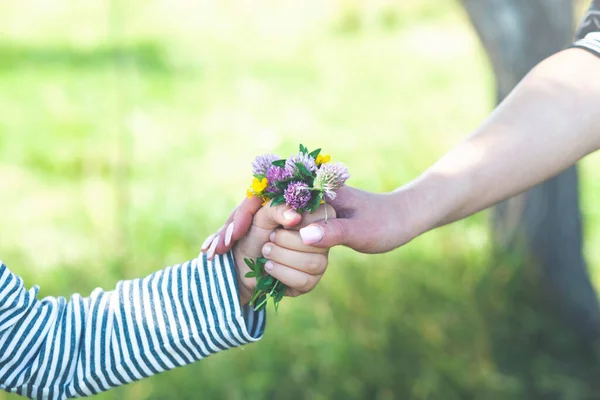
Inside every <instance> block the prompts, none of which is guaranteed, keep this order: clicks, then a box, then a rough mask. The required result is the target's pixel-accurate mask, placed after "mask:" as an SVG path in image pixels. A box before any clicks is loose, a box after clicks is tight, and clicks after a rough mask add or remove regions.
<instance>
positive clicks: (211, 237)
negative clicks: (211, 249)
mask: <svg viewBox="0 0 600 400" xmlns="http://www.w3.org/2000/svg"><path fill="white" fill-rule="evenodd" d="M215 235H216V233H213V234H212V235H210V236H209V237H207V238H206V240H205V241H204V242H203V243H202V246H201V247H200V250H202V251H204V250H206V248H207V247H208V246H209V245H210V243H211V242H212V240H213V238H214V237H215Z"/></svg>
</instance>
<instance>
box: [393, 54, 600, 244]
mask: <svg viewBox="0 0 600 400" xmlns="http://www.w3.org/2000/svg"><path fill="white" fill-rule="evenodd" d="M599 76H600V59H599V58H598V57H595V56H593V55H591V54H589V53H587V52H585V51H582V50H579V49H570V50H566V51H564V52H561V53H559V54H557V55H554V56H552V57H550V58H549V59H547V60H546V61H544V62H543V63H541V64H540V65H538V66H537V67H536V68H535V69H534V70H533V71H532V72H531V73H530V74H529V75H528V76H527V77H526V78H525V79H524V80H523V81H522V82H521V83H520V84H519V85H518V86H517V88H516V89H515V90H514V91H513V92H512V93H511V94H510V95H509V96H508V97H507V99H506V100H505V101H504V102H503V103H502V104H501V105H500V106H499V107H498V108H497V109H496V110H495V111H494V112H493V113H492V115H491V116H490V117H489V118H488V119H487V120H486V121H485V122H484V123H483V124H482V125H481V126H480V127H479V128H478V129H477V130H476V131H475V132H474V133H473V134H472V135H471V136H470V137H468V138H467V139H465V140H464V141H463V142H461V143H460V144H458V145H457V146H456V147H455V148H454V149H452V150H451V151H450V152H448V153H447V154H446V155H445V156H444V157H443V158H441V159H440V160H439V161H438V162H436V163H435V164H434V165H433V166H432V167H431V168H429V169H428V170H427V171H426V172H425V173H424V174H423V175H421V176H420V177H419V178H418V179H416V180H415V181H414V182H412V183H411V184H409V185H408V186H407V187H406V188H402V189H400V191H402V192H404V191H409V192H410V193H411V196H412V197H413V199H414V204H415V205H414V207H413V208H416V209H418V210H419V212H418V213H417V214H418V215H421V216H420V217H416V218H417V219H418V224H417V225H418V230H419V232H417V233H422V231H426V230H429V229H432V228H435V227H437V226H440V225H444V224H447V223H450V222H453V221H456V220H458V219H461V218H464V217H466V216H468V215H471V214H473V213H475V212H477V211H480V210H482V209H484V208H487V207H489V206H491V205H493V204H495V203H497V202H499V201H502V200H504V199H506V198H509V197H511V196H513V195H515V194H518V193H520V192H522V191H525V190H527V189H528V188H530V187H532V186H535V185H536V184H539V183H541V182H543V181H545V180H546V179H548V178H550V177H552V176H554V175H557V174H558V173H560V172H561V171H563V170H565V169H567V168H568V167H569V166H571V165H573V164H574V163H576V162H577V161H578V160H580V159H581V158H582V157H584V156H585V155H587V154H589V153H591V152H593V151H595V150H596V149H597V148H598V145H599V143H600V124H599V122H600V79H598V78H599Z"/></svg>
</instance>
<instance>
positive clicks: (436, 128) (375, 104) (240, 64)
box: [0, 0, 600, 400]
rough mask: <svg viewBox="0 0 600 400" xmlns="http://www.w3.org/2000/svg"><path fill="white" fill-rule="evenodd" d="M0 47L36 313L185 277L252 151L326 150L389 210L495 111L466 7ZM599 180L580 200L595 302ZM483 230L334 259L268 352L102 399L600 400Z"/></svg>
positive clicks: (293, 302)
mask: <svg viewBox="0 0 600 400" xmlns="http://www.w3.org/2000/svg"><path fill="white" fill-rule="evenodd" d="M584 3H585V1H582V2H577V4H576V8H575V11H574V17H573V18H574V20H575V19H577V18H580V17H581V15H582V12H583V11H584V8H585V6H584ZM0 32H1V33H2V36H1V37H0V207H1V209H2V210H3V212H1V213H0V227H1V228H0V258H1V259H2V260H3V261H4V262H5V263H6V264H7V265H8V267H9V268H11V270H12V271H14V272H16V273H18V274H20V275H21V276H22V277H23V278H24V279H25V281H26V284H27V285H28V286H30V285H33V284H40V285H41V293H42V295H43V296H46V295H52V296H58V295H64V296H68V295H70V294H72V293H73V292H79V293H82V294H88V293H90V292H91V291H92V290H93V289H94V288H95V287H98V286H100V287H103V288H105V289H110V288H113V287H114V286H115V284H116V282H117V281H118V280H120V279H129V278H135V277H140V276H144V275H147V274H149V273H151V272H153V271H155V270H158V269H160V268H162V267H164V266H167V265H170V264H173V263H178V262H182V261H185V260H187V259H190V258H193V257H195V256H196V255H197V254H198V251H199V246H200V244H201V243H202V242H203V240H204V239H205V238H206V237H207V236H208V235H209V234H211V233H213V232H214V231H216V230H217V229H218V228H219V227H220V226H221V224H222V223H223V222H224V220H225V219H226V217H227V216H228V214H229V212H230V211H231V210H232V208H233V207H234V206H235V205H236V204H237V203H238V202H239V200H240V199H241V198H242V197H243V195H244V192H245V188H246V187H247V185H248V183H249V178H250V163H251V161H252V159H253V158H254V156H255V155H257V154H261V153H264V152H272V151H275V152H278V153H279V154H282V155H286V154H290V153H291V152H293V151H296V149H297V146H298V144H299V143H300V142H301V143H303V144H305V145H306V146H308V147H309V148H316V147H322V148H323V149H324V151H325V152H326V153H330V154H331V155H332V158H333V160H334V161H341V162H344V163H345V164H346V165H347V166H348V167H349V169H350V172H351V174H352V178H351V180H350V182H349V184H351V185H353V186H357V187H360V188H363V189H366V190H370V191H378V192H379V191H390V190H393V189H395V188H396V187H398V186H400V185H402V184H403V183H406V182H408V181H409V180H411V179H413V178H414V177H416V176H417V175H418V174H419V173H420V172H422V171H423V170H424V169H425V168H427V167H428V166H429V165H430V164H431V163H432V162H434V161H435V160H436V159H437V158H438V157H440V156H441V155H442V154H444V152H446V151H447V150H449V149H450V148H451V147H452V145H453V144H455V143H456V142H457V141H459V140H460V139H461V138H463V137H464V136H466V135H467V134H468V133H470V132H471V131H472V130H473V129H474V128H475V127H476V126H477V125H478V124H479V123H480V122H481V121H482V120H483V119H484V118H485V117H486V115H487V114H488V113H489V111H490V110H491V109H492V108H493V107H494V105H495V103H496V96H497V95H496V83H495V81H494V74H493V72H492V69H491V66H490V64H489V62H488V59H487V57H486V53H485V51H484V48H483V47H482V45H481V44H480V41H479V40H478V37H477V34H476V33H475V30H474V29H473V28H472V25H471V24H470V21H469V18H468V15H467V13H466V12H465V10H464V9H463V7H462V5H461V3H460V2H458V1H450V0H446V1H439V0H420V1H411V0H398V1H385V0H369V1H366V0H363V1H359V0H356V1H352V0H337V1H321V0H303V1H288V0H286V1H281V0H280V1H274V0H263V1H259V2H257V1H247V0H228V1H224V0H223V1H204V0H202V1H201V0H198V1H189V0H169V1H166V0H155V1H151V2H140V1H135V0H115V1H97V0H89V1H85V2H81V1H73V0H43V1H42V0H21V1H19V2H2V3H0ZM599 167H600V157H599V156H591V157H589V158H588V159H586V160H585V161H584V162H583V163H582V166H581V169H580V188H579V193H580V195H581V202H580V204H581V213H582V215H583V221H584V237H583V250H584V253H583V254H584V255H585V257H586V259H587V261H588V267H589V272H590V279H591V281H592V283H593V285H594V286H595V287H597V288H598V287H600V269H599V267H600V206H599V205H598V204H599V203H598V201H597V194H598V193H599V190H600V168H599ZM523 168H524V170H526V168H527V166H523ZM489 216H490V215H489V212H484V213H480V214H478V215H476V216H474V217H471V218H469V219H467V220H465V221H462V222H459V223H456V224H454V225H452V226H448V227H445V228H442V229H439V230H437V231H435V232H431V233H428V234H426V235H424V236H423V237H420V238H418V239H417V240H415V241H413V242H411V243H410V244H408V245H406V246H404V247H403V248H401V249H399V250H397V251H394V252H392V253H390V254H386V255H379V256H364V255H360V254H356V253H353V252H351V251H349V250H347V249H342V248H336V249H334V250H333V251H332V252H331V257H330V260H331V264H330V267H329V270H328V272H327V274H326V275H325V277H324V279H323V280H322V283H321V284H320V285H319V287H318V288H317V289H315V291H314V292H312V293H311V294H309V295H307V296H303V297H300V298H297V299H286V300H285V301H284V303H283V304H282V307H281V308H280V313H279V315H278V316H275V315H274V314H272V315H269V317H270V318H269V323H268V326H267V332H266V335H265V338H264V339H263V340H262V341H261V342H259V343H258V344H254V345H251V346H246V347H244V348H241V349H234V350H231V351H228V352H225V353H223V354H218V355H215V356H212V357H210V358H209V359H207V360H204V361H201V362H199V363H196V364H194V365H191V366H187V367H185V368H180V369H177V370H175V371H171V372H168V373H164V374H161V375H160V376H156V377H152V378H150V379H146V380H144V381H142V382H138V383H134V384H131V385H128V386H126V387H123V388H119V389H116V390H113V391H111V392H108V393H105V394H102V395H99V396H98V397H97V398H98V399H106V400H108V399H196V398H207V399H267V398H276V399H284V398H285V399H330V398H334V399H363V398H370V399H371V398H372V399H393V398H399V399H471V398H472V399H520V398H533V397H535V396H538V397H540V396H541V397H543V396H546V395H547V396H550V395H551V394H552V395H553V396H556V397H555V398H564V399H579V398H600V397H594V394H593V393H594V391H593V390H594V389H593V388H591V387H590V385H589V382H588V380H587V379H586V377H585V376H586V373H589V372H590V369H589V365H588V364H586V361H585V360H582V359H581V357H580V356H579V353H577V350H574V348H573V346H575V345H576V344H577V342H578V339H577V338H573V335H572V333H571V332H569V331H568V329H567V330H564V329H563V327H564V326H565V324H562V323H556V321H555V320H554V316H552V315H549V314H548V313H547V312H546V311H547V310H546V308H548V307H544V306H543V304H542V305H540V304H541V303H540V301H539V298H538V297H536V296H534V295H531V293H532V290H531V287H535V282H536V280H535V279H532V278H531V276H530V275H531V274H529V273H528V272H527V271H528V269H527V268H523V267H522V262H521V261H522V260H520V259H519V257H517V256H515V253H510V254H508V256H509V257H502V259H501V261H498V259H497V257H496V255H495V253H496V252H495V251H493V247H494V245H493V240H492V235H491V234H490V232H491V224H490V218H489ZM493 254H494V255H493ZM533 276H535V274H533ZM542 303H543V302H542ZM269 312H270V313H271V310H269ZM550 342H551V343H550ZM548 343H550V344H548ZM574 354H575V355H574ZM573 355H574V356H573ZM582 371H583V372H582ZM596 393H597V392H596ZM15 398H16V396H12V395H6V394H4V393H1V394H0V399H1V400H7V399H11V400H12V399H15ZM545 398H550V397H545Z"/></svg>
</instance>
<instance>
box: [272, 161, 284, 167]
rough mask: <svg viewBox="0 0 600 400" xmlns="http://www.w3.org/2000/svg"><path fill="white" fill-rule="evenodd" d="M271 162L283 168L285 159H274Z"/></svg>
mask: <svg viewBox="0 0 600 400" xmlns="http://www.w3.org/2000/svg"><path fill="white" fill-rule="evenodd" d="M271 164H273V165H274V166H276V167H281V168H283V167H285V160H276V161H273V162H272V163H271Z"/></svg>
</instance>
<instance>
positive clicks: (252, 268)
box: [244, 258, 255, 271]
mask: <svg viewBox="0 0 600 400" xmlns="http://www.w3.org/2000/svg"><path fill="white" fill-rule="evenodd" d="M244 262H245V263H246V265H247V266H248V267H249V268H250V269H251V270H253V271H254V265H255V264H254V261H253V260H251V259H249V258H244Z"/></svg>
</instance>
